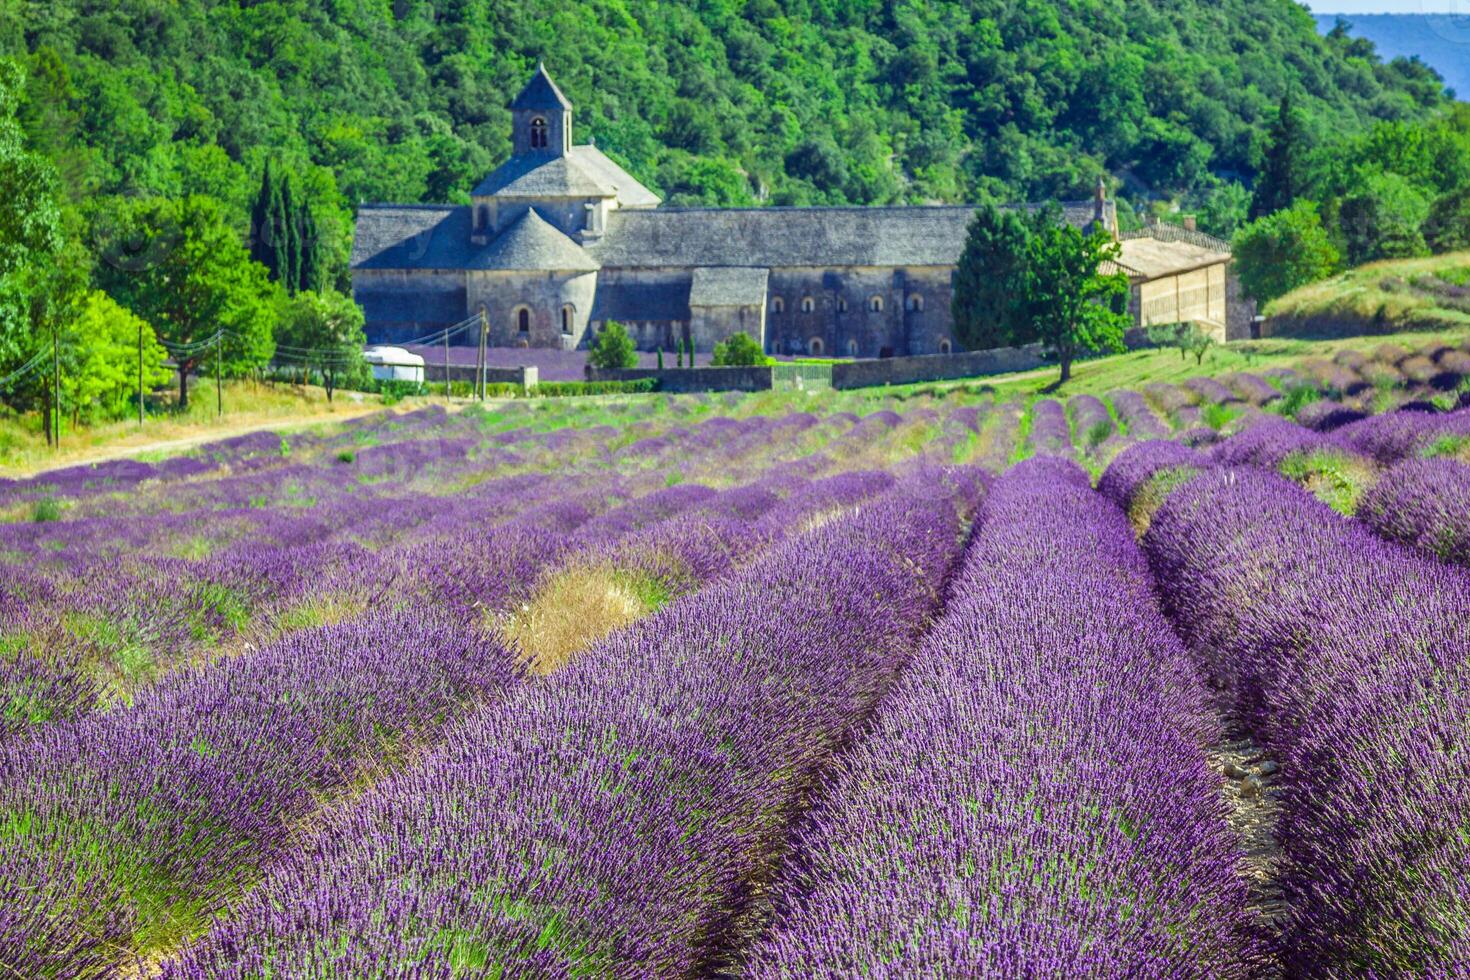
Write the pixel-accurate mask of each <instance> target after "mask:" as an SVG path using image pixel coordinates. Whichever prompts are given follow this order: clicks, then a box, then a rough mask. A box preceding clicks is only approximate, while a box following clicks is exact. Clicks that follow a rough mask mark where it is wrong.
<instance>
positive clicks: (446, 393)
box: [444, 330, 450, 403]
mask: <svg viewBox="0 0 1470 980" xmlns="http://www.w3.org/2000/svg"><path fill="white" fill-rule="evenodd" d="M449 400H450V398H449V331H448V330H445V331H444V401H445V402H446V403H448V402H449Z"/></svg>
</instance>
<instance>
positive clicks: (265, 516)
mask: <svg viewBox="0 0 1470 980" xmlns="http://www.w3.org/2000/svg"><path fill="white" fill-rule="evenodd" d="M875 427H876V428H878V429H885V430H886V426H885V425H884V424H883V423H882V422H881V421H880V422H860V421H858V420H856V419H854V420H852V422H851V423H847V422H845V421H842V422H838V423H836V424H835V425H826V426H824V425H822V424H819V422H818V420H816V419H815V418H813V417H811V416H789V417H785V418H780V419H773V420H767V419H753V420H746V421H738V422H737V421H734V420H728V419H712V420H709V421H708V422H705V423H703V424H701V425H699V426H696V427H694V428H692V429H688V430H680V431H675V432H671V433H668V434H666V435H664V436H661V437H658V438H656V439H652V438H650V439H643V440H640V441H635V442H632V443H630V444H628V445H627V446H626V447H625V448H624V449H623V451H622V452H621V453H620V454H619V458H618V460H617V461H616V462H617V466H616V467H613V466H612V465H611V463H610V462H609V461H608V460H606V459H605V458H604V457H603V455H602V454H592V453H583V452H581V450H582V449H584V448H585V445H583V444H585V443H586V441H587V440H588V438H589V437H588V436H586V434H573V435H571V436H570V438H561V436H562V434H561V433H552V434H549V435H546V436H543V437H541V438H540V439H539V442H540V443H541V444H543V450H544V451H546V452H568V453H570V456H569V457H568V460H567V464H566V465H565V466H561V467H560V468H559V472H557V473H555V474H552V473H548V472H546V470H547V469H549V468H550V466H551V465H552V463H548V464H547V466H545V467H538V468H536V469H530V470H526V471H524V472H520V473H516V472H515V467H512V466H509V465H508V464H507V463H506V462H505V460H504V459H503V453H502V452H500V451H499V450H495V451H491V452H489V453H488V454H486V453H468V452H466V451H464V450H463V448H462V447H460V446H459V445H458V443H459V442H460V440H445V439H438V438H435V439H432V440H427V439H420V440H408V441H406V442H405V443H402V444H401V445H402V446H403V447H404V450H405V451H406V452H407V453H408V454H409V455H410V456H411V458H412V473H413V479H415V480H418V481H419V482H421V483H424V484H430V483H434V484H437V486H436V489H438V490H439V492H438V493H427V492H422V493H415V492H412V488H406V487H405V484H406V482H407V481H406V480H394V481H384V482H374V483H373V484H371V485H368V486H363V485H362V484H359V483H356V482H354V481H353V480H351V479H347V480H344V479H343V478H342V477H341V476H340V475H336V474H334V472H333V471H332V470H331V468H330V464H328V465H327V467H326V468H325V469H324V468H323V467H321V466H310V465H307V464H301V463H298V464H293V468H292V471H293V473H296V474H297V475H293V476H292V477H291V478H292V479H294V480H297V481H298V482H303V483H304V482H306V481H307V480H308V479H309V480H311V481H312V483H311V486H310V491H309V492H310V496H311V506H287V505H266V506H258V507H241V506H238V504H236V503H234V501H238V500H239V499H240V497H241V495H242V493H244V494H251V493H253V492H255V490H256V488H257V487H260V486H262V485H263V484H266V483H271V484H276V485H279V484H280V483H281V482H282V479H283V475H284V474H283V473H281V472H279V471H278V470H268V471H264V472H260V473H257V472H254V471H247V472H245V473H244V474H240V475H230V476H228V477H226V478H223V479H211V480H208V481H204V482H203V483H202V485H198V486H186V487H183V488H173V487H169V488H168V498H167V499H168V500H169V502H170V504H171V505H172V507H173V509H171V510H170V511H169V512H167V513H162V514H159V513H151V512H149V511H148V510H147V509H146V504H143V505H140V506H139V507H138V508H136V509H137V510H138V511H139V512H136V513H126V512H125V513H121V514H114V515H107V516H94V517H75V518H71V517H70V515H68V516H69V518H70V519H67V520H64V521H60V522H54V523H44V524H37V523H31V522H26V523H20V524H10V525H4V526H0V546H3V547H4V549H5V551H6V552H7V554H8V555H9V557H10V559H11V561H12V563H13V564H12V568H11V569H10V572H11V574H9V575H8V576H7V582H6V584H5V586H4V588H3V589H0V641H3V646H4V648H5V651H6V655H5V656H4V657H3V658H0V718H3V723H0V730H4V729H9V730H15V729H19V728H25V727H29V726H31V725H34V724H38V723H44V722H46V721H48V720H50V719H52V718H55V717H72V716H77V715H80V714H85V713H88V712H89V711H92V710H96V709H97V708H98V707H102V706H106V705H107V704H109V703H112V702H114V701H115V700H117V699H118V698H119V697H122V698H126V697H130V696H132V695H133V694H135V693H136V692H137V691H138V690H140V689H142V688H144V687H146V686H147V685H148V684H150V683H152V682H153V681H154V680H155V679H156V678H157V677H158V676H160V675H162V674H163V673H166V672H167V671H168V670H170V669H173V668H174V667H175V666H176V665H178V664H180V663H184V662H188V661H189V660H191V659H196V658H199V657H201V656H202V657H209V656H216V655H218V654H219V653H220V652H221V651H224V652H229V651H231V650H238V649H242V648H244V647H246V646H247V645H255V646H259V645H260V644H261V643H262V642H267V641H269V640H270V639H272V638H273V637H274V636H276V635H279V634H280V633H281V632H283V631H285V630H287V629H289V628H294V627H299V626H302V625H310V624H311V623H313V622H319V621H332V620H336V619H340V618H341V617H342V616H344V615H357V614H360V613H361V611H362V610H365V609H367V608H371V607H372V606H374V605H378V604H381V603H384V602H403V601H414V600H422V601H425V602H434V603H439V604H444V605H448V606H451V607H453V608H455V609H458V610H460V611H461V612H463V613H464V614H465V615H469V613H470V611H471V610H472V608H473V607H475V606H476V604H479V606H480V607H481V608H486V607H487V604H490V605H493V604H492V603H489V600H490V599H492V598H494V597H495V593H494V591H493V590H494V589H495V588H496V587H497V583H499V582H502V581H506V580H505V579H504V578H503V571H504V570H503V569H501V568H500V567H499V566H498V565H496V564H495V563H494V562H491V564H490V565H489V568H490V571H488V572H487V571H479V570H478V569H479V568H480V566H481V564H483V556H482V555H481V554H480V550H481V549H482V548H483V547H484V546H485V545H487V543H488V539H487V536H486V532H488V531H491V530H493V529H494V528H496V527H497V526H499V525H501V524H504V523H505V522H506V521H514V520H516V519H517V518H518V516H519V515H524V514H526V513H527V512H528V509H529V510H532V511H534V510H535V509H536V507H537V506H538V505H540V506H546V505H555V506H556V507H557V508H559V510H558V513H560V514H561V516H562V518H563V519H565V520H570V521H588V520H591V522H592V523H591V526H590V528H589V530H588V531H587V532H586V536H587V537H588V538H589V539H591V538H595V537H597V535H598V534H599V533H601V532H600V529H605V528H606V527H608V526H610V525H609V522H614V523H616V522H619V521H621V522H622V523H623V524H624V525H626V527H625V530H626V529H628V528H630V527H631V526H632V525H631V524H629V522H647V521H649V520H652V519H655V518H657V517H658V516H660V515H661V513H662V510H661V508H662V509H667V508H669V507H678V506H682V504H683V502H685V501H686V500H687V499H688V498H689V495H690V494H694V493H698V492H699V491H698V490H697V489H695V488H692V487H691V485H690V484H680V485H677V486H675V487H673V488H671V489H663V484H664V483H665V482H667V478H666V475H665V474H666V473H667V472H668V468H669V467H670V466H672V465H677V466H679V467H681V468H682V469H680V470H678V473H679V475H680V476H682V475H683V474H684V473H685V472H690V473H693V474H695V475H698V474H699V473H703V472H707V473H711V474H715V475H719V474H720V471H722V470H723V469H724V468H725V466H727V465H735V466H740V465H742V464H745V465H746V466H747V468H748V470H749V471H751V472H761V471H762V470H768V471H769V472H770V473H771V475H772V478H777V479H779V478H783V474H785V475H787V476H789V477H791V478H802V477H807V476H815V475H820V474H821V473H823V472H826V471H835V470H838V469H845V468H847V467H846V463H839V462H838V460H837V458H836V457H837V456H838V455H840V454H841V450H842V447H843V446H844V444H846V443H848V442H853V443H855V444H857V445H859V446H868V445H870V444H872V443H873V442H875V441H880V438H879V434H878V433H876V432H875V431H874V429H875ZM823 429H825V430H828V431H817V430H823ZM430 431H433V430H432V429H431V430H430ZM834 433H836V436H835V438H834V436H833V434H834ZM446 445H449V446H451V447H452V449H451V451H448V452H446V451H445V447H446ZM811 446H816V447H818V448H819V449H821V450H822V452H819V453H815V454H814V453H812V452H811V451H810V449H811ZM384 448H387V447H384ZM421 450H427V451H426V452H420V451H421ZM399 455H400V456H401V455H403V453H399ZM783 459H786V460H787V461H786V462H783ZM552 462H554V461H552ZM300 470H305V471H307V472H306V474H305V475H300V474H299V473H297V471H300ZM507 470H509V471H510V472H511V473H512V474H513V475H509V476H505V475H499V474H503V473H505V472H506V471H507ZM485 475H493V476H495V477H496V478H494V479H491V480H488V481H484V480H483V476H485ZM468 478H473V479H475V480H477V481H483V482H474V483H468V482H467V479H468ZM241 483H243V484H244V487H241V486H239V484H241ZM456 487H463V488H464V489H461V490H459V491H458V492H446V491H453V490H454V489H455V488H456ZM190 494H192V495H193V498H192V499H181V498H186V497H188V496H189V495H190ZM156 499H157V498H155V500H156ZM217 503H223V504H224V506H216V504H217ZM609 507H611V508H612V510H611V511H609V510H608V508H609ZM604 512H607V516H606V517H598V516H597V515H599V514H601V513H604ZM179 542H183V543H185V544H197V543H199V542H203V544H202V545H200V550H201V551H203V552H206V553H205V554H202V555H201V556H200V557H178V556H176V555H168V554H158V553H154V554H148V553H146V551H147V550H148V549H153V550H154V551H155V552H157V551H160V550H163V551H167V550H168V549H170V548H172V547H173V546H174V544H176V543H179ZM523 542H524V548H525V549H526V550H527V551H535V550H537V549H541V548H543V547H545V544H544V542H542V541H541V539H540V538H539V537H538V536H537V535H536V534H535V533H531V532H530V531H527V532H525V533H524V535H523ZM140 551H142V552H145V553H141V554H140V553H139V552H140ZM508 581H509V582H510V584H511V586H513V587H514V588H519V589H521V590H525V589H528V588H530V587H532V586H533V585H534V581H532V580H526V581H520V580H516V579H510V580H508ZM487 589H489V590H491V591H490V592H489V593H487V592H486V590H487ZM501 598H508V597H501Z"/></svg>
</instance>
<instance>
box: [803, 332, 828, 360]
mask: <svg viewBox="0 0 1470 980" xmlns="http://www.w3.org/2000/svg"><path fill="white" fill-rule="evenodd" d="M806 346H807V350H809V351H811V352H812V354H813V355H815V356H817V357H820V356H822V351H823V350H824V348H823V346H822V338H821V337H813V338H812V340H811V343H809V344H807V345H806Z"/></svg>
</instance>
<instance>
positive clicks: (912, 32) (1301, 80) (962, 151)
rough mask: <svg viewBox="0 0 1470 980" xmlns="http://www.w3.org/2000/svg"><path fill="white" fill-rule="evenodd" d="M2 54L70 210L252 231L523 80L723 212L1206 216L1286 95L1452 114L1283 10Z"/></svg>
mask: <svg viewBox="0 0 1470 980" xmlns="http://www.w3.org/2000/svg"><path fill="white" fill-rule="evenodd" d="M0 53H9V54H17V55H19V54H24V55H26V56H27V60H28V61H29V62H30V65H31V67H32V70H33V81H32V82H31V83H30V85H29V86H28V89H27V111H26V122H27V128H28V130H29V131H30V132H31V133H32V138H33V140H34V141H35V142H36V143H37V144H38V145H44V146H45V147H46V149H47V151H48V152H50V153H52V154H53V155H54V156H56V157H58V158H61V157H62V156H65V157H66V159H67V161H68V163H67V165H66V172H65V177H66V182H67V183H68V185H70V186H71V187H72V188H73V189H74V190H75V191H76V192H78V193H84V194H92V193H104V194H110V193H155V194H163V195H166V196H170V197H179V196H184V195H187V194H190V193H207V194H211V195H213V196H216V197H219V198H220V199H221V200H223V201H224V202H225V203H226V204H227V206H228V207H229V208H230V209H231V211H232V213H233V214H234V215H235V216H236V217H237V218H238V219H239V220H240V222H241V223H242V224H243V222H244V219H245V217H246V212H247V209H248V208H249V207H250V202H251V200H252V198H253V195H254V193H255V190H256V188H257V187H258V186H259V184H260V173H261V170H262V167H263V165H264V161H265V160H266V159H268V158H271V157H278V158H279V159H280V160H281V161H282V165H283V168H284V169H285V170H287V171H290V172H291V173H293V174H295V175H296V177H297V178H299V180H300V184H299V190H300V192H301V194H302V195H303V196H304V197H305V199H307V200H308V201H309V202H310V203H311V204H312V206H313V207H314V208H315V209H316V210H317V211H318V217H319V218H321V219H323V220H324V221H326V220H327V219H328V218H330V220H331V221H332V222H335V223H337V227H336V228H335V229H328V228H325V227H324V228H323V232H324V233H330V232H331V231H332V230H336V231H337V232H338V233H340V232H341V230H342V228H343V227H345V225H344V224H343V222H344V218H345V211H346V210H347V209H349V208H350V207H351V206H353V205H355V204H356V203H358V202H360V201H366V200H393V201H420V200H433V201H440V200H448V199H461V200H462V199H463V197H464V195H465V194H467V193H468V191H469V189H470V188H471V187H472V186H473V185H474V183H475V181H477V180H478V179H479V178H480V177H481V176H483V174H484V173H485V172H486V171H488V170H489V169H490V167H491V166H492V165H493V164H494V163H495V162H496V161H497V160H499V159H500V158H502V157H503V156H504V155H505V154H506V153H507V152H508V150H509V114H508V112H507V110H506V106H507V104H508V103H509V101H510V100H511V98H512V97H513V96H514V95H515V93H516V92H517V90H518V89H519V88H520V86H521V85H522V84H523V83H524V82H525V80H526V78H527V77H528V76H529V74H530V71H531V69H532V67H533V66H534V65H535V63H536V60H537V59H538V58H544V59H545V60H546V61H547V63H548V65H549V66H550V68H551V70H552V72H553V74H554V75H555V77H556V78H557V79H558V82H559V83H560V84H561V86H562V88H563V89H564V90H565V91H566V92H567V95H568V97H569V98H570V99H571V100H572V101H573V102H574V103H575V104H576V106H577V111H578V116H577V125H578V127H579V132H580V133H581V134H584V135H586V136H590V137H594V138H595V139H596V141H597V144H598V145H599V146H600V147H602V148H603V149H604V150H606V151H607V152H609V153H610V154H612V155H613V156H614V157H615V158H617V159H619V160H620V161H622V162H625V163H626V164H627V165H628V166H629V167H630V168H631V170H632V172H633V173H634V175H635V176H637V177H638V178H639V179H640V180H643V181H644V182H646V183H648V184H649V185H650V186H652V187H654V188H655V189H657V190H658V191H660V192H661V193H663V194H664V195H665V196H666V197H669V198H672V199H677V200H694V201H705V202H710V203H729V204H743V203H752V202H757V201H770V202H774V203H803V202H809V203H820V202H831V203H839V202H857V203H877V202H883V201H894V200H922V199H943V200H951V201H954V200H975V199H977V198H978V197H979V196H980V195H981V194H982V193H984V192H989V193H993V194H995V195H998V196H1006V197H1027V198H1037V197H1052V196H1065V195H1069V194H1077V193H1085V192H1086V191H1087V190H1088V189H1090V187H1091V186H1092V184H1093V182H1094V181H1095V179H1096V177H1097V176H1098V175H1099V174H1101V173H1103V172H1113V173H1123V172H1126V173H1127V174H1128V175H1129V177H1128V180H1127V183H1128V185H1129V186H1128V190H1129V192H1130V193H1131V194H1132V195H1134V196H1137V195H1138V193H1139V192H1140V191H1143V190H1146V189H1155V190H1158V191H1161V192H1164V193H1167V194H1171V195H1172V194H1180V193H1186V192H1188V193H1190V194H1191V195H1193V196H1195V197H1197V198H1200V199H1203V198H1205V197H1208V196H1209V195H1210V194H1211V192H1212V191H1213V189H1214V188H1215V187H1216V186H1217V183H1218V179H1221V178H1223V179H1225V180H1227V181H1229V180H1236V179H1239V178H1241V177H1247V178H1248V177H1249V176H1250V175H1251V174H1253V173H1254V172H1255V169H1256V166H1257V163H1258V162H1259V157H1258V154H1259V151H1260V149H1261V144H1262V136H1263V134H1264V133H1265V131H1266V129H1267V127H1268V126H1269V125H1270V123H1271V121H1272V120H1273V119H1274V118H1275V115H1276V106H1277V102H1278V100H1279V99H1280V98H1281V96H1282V95H1283V94H1284V93H1285V92H1286V90H1287V88H1288V87H1289V86H1291V85H1296V86H1299V87H1300V89H1301V91H1302V96H1301V99H1300V104H1301V106H1302V109H1303V111H1304V113H1305V118H1306V121H1307V122H1308V123H1309V125H1310V127H1311V128H1312V129H1313V130H1314V131H1315V132H1317V133H1319V134H1321V135H1324V136H1325V135H1327V134H1329V133H1339V132H1341V133H1351V132H1356V131H1358V130H1360V129H1361V128H1362V127H1363V126H1364V124H1366V123H1367V122H1369V121H1371V120H1373V119H1390V120H1406V121H1407V120H1418V119H1421V118H1423V117H1424V116H1425V115H1426V114H1427V113H1428V112H1430V111H1432V110H1433V109H1434V108H1435V107H1436V106H1437V105H1439V104H1440V102H1441V100H1442V98H1443V96H1442V86H1441V82H1440V80H1439V79H1438V78H1437V77H1436V76H1434V75H1433V74H1432V72H1430V71H1429V70H1428V69H1427V68H1426V67H1425V66H1423V65H1422V64H1419V63H1415V62H1411V61H1404V60H1400V61H1395V62H1393V63H1391V64H1384V63H1382V62H1380V61H1379V60H1378V59H1377V58H1376V57H1375V55H1374V54H1373V51H1372V48H1371V46H1369V45H1365V44H1364V42H1362V41H1359V40H1355V39H1351V38H1348V37H1346V36H1339V37H1334V38H1326V39H1324V38H1321V37H1319V36H1318V35H1317V33H1316V31H1315V30H1314V28H1313V24H1312V21H1311V18H1310V17H1309V16H1308V15H1307V14H1306V12H1305V11H1304V10H1303V9H1302V8H1300V7H1299V6H1297V5H1295V4H1292V3H1290V2H1288V0H1268V2H1266V3H1257V2H1250V0H1225V2H1218V3H1203V2H1187V3H1165V2H1161V0H1152V2H1145V3H1124V2H1121V0H1108V2H1104V3H1096V4H1077V5H1072V4H1051V3H1038V4H1012V3H1006V2H1002V0H984V2H980V3H960V2H957V0H942V2H938V3H931V4H912V3H900V4H892V5H888V4H876V3H865V4H832V3H825V2H821V3H811V2H808V0H749V2H747V3H744V4H706V5H696V6H688V5H684V4H676V3H671V2H667V0H645V2H640V3H634V4H626V3H622V2H616V0H615V2H609V3H601V4H591V3H586V4H573V5H570V6H568V5H565V4H557V3H551V2H548V0H525V2H517V3H509V4H505V3H500V4H493V5H492V4H489V3H486V2H484V0H465V2H455V3H434V2H429V0H395V2H393V3H391V4H390V3H367V2H362V0H352V2H346V3H325V2H322V0H266V2H256V3H250V4H240V5H235V4H215V3H208V2H206V0H182V2H179V3H174V4H168V5H158V4H151V3H142V2H128V3H119V4H109V5H102V6H99V5H96V4H93V3H89V2H86V0H51V2H45V3H42V2H21V3H14V4H9V5H7V6H6V8H5V10H4V12H3V13H0ZM339 258H340V256H339Z"/></svg>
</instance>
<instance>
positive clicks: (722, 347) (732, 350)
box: [710, 330, 771, 367]
mask: <svg viewBox="0 0 1470 980" xmlns="http://www.w3.org/2000/svg"><path fill="white" fill-rule="evenodd" d="M770 360H771V359H770V358H768V357H766V353H765V351H763V350H761V345H760V344H758V343H756V342H755V340H754V339H753V338H752V337H751V336H750V334H748V333H746V332H745V331H744V330H738V331H736V332H735V333H734V334H732V335H731V336H730V337H728V338H727V339H725V340H722V341H720V342H719V343H718V344H715V350H714V356H713V357H712V358H711V360H710V363H711V364H713V365H714V366H715V367H752V366H755V365H757V364H766V363H769V362H770Z"/></svg>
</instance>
